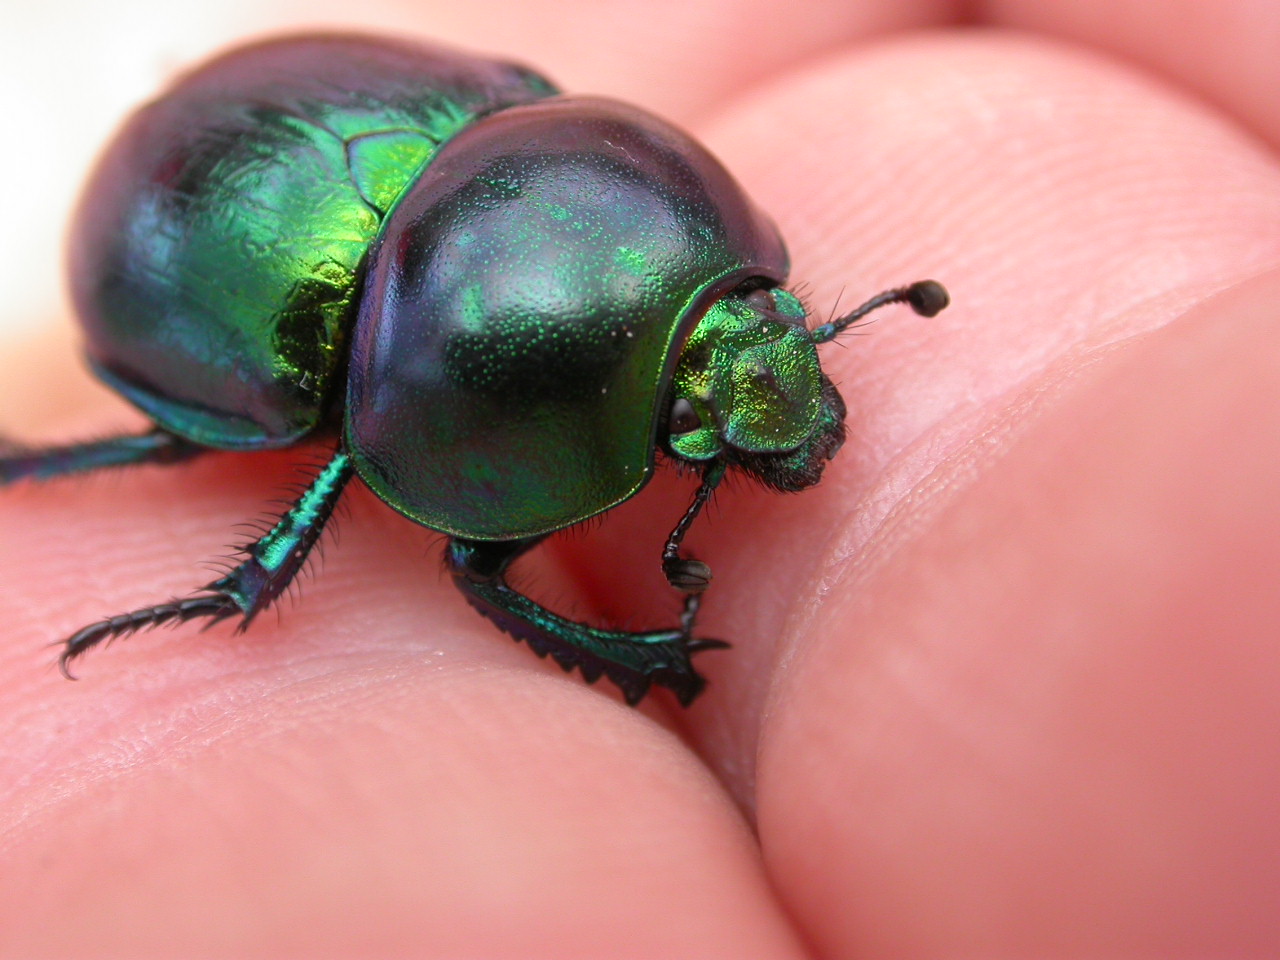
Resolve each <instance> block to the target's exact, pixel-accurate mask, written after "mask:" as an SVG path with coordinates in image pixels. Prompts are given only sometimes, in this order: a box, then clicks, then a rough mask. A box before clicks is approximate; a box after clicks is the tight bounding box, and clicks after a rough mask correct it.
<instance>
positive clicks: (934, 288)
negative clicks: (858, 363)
mask: <svg viewBox="0 0 1280 960" xmlns="http://www.w3.org/2000/svg"><path fill="white" fill-rule="evenodd" d="M950 302H951V295H950V294H948V293H947V288H946V287H944V286H943V285H942V284H940V283H939V282H938V281H937V280H918V281H916V282H915V283H913V284H911V286H909V287H897V288H895V289H893V290H886V291H885V292H884V293H880V294H877V295H876V296H874V297H872V298H871V299H870V300H868V301H867V302H866V303H864V304H863V305H862V306H860V307H858V309H856V310H854V311H853V312H852V313H847V314H845V315H844V316H843V317H841V318H840V319H838V320H832V321H831V322H830V323H824V324H822V325H821V326H818V327H814V329H813V331H812V334H813V342H814V343H826V342H827V341H829V340H834V339H835V338H836V337H838V336H839V335H840V333H841V331H843V330H845V329H847V328H848V327H849V326H850V325H852V324H855V323H857V322H858V321H859V320H861V319H862V318H863V317H865V316H866V315H867V314H869V313H871V311H873V310H878V309H880V308H881V307H884V306H888V305H889V304H891V303H906V304H909V305H910V306H911V309H912V310H914V311H915V312H916V313H918V314H920V316H922V317H933V316H936V315H937V314H939V313H941V312H942V310H943V309H945V308H946V306H947V304H949V303H950Z"/></svg>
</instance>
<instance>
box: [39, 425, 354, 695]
mask: <svg viewBox="0 0 1280 960" xmlns="http://www.w3.org/2000/svg"><path fill="white" fill-rule="evenodd" d="M351 473H352V469H351V462H350V460H349V459H348V457H347V455H346V454H345V453H344V452H342V451H341V450H339V451H338V452H337V453H336V454H334V456H333V457H332V459H330V461H329V463H328V464H326V465H325V467H324V468H323V469H322V470H321V471H320V472H319V474H318V475H317V476H316V477H315V478H314V479H313V480H312V482H311V484H310V485H309V486H308V487H307V488H306V489H305V490H303V491H302V492H301V493H300V494H299V496H298V499H297V500H296V501H295V502H294V503H293V504H292V505H291V506H290V507H289V509H288V510H287V511H286V512H285V514H284V516H282V517H281V518H280V519H279V520H278V521H277V522H276V524H275V525H274V526H273V527H271V528H270V529H269V530H267V531H266V532H265V533H264V534H263V535H262V536H261V537H259V538H258V539H257V540H255V541H253V542H252V543H249V544H246V545H245V546H244V547H243V548H241V550H240V552H239V555H240V556H241V557H243V558H244V559H243V560H242V561H241V563H239V564H238V565H237V566H236V567H235V568H233V569H232V570H230V571H229V572H228V573H227V574H226V575H225V576H222V577H219V578H218V579H217V580H215V581H213V582H212V583H210V584H206V585H205V586H203V587H201V588H200V589H199V590H198V591H196V592H195V593H194V594H192V595H191V596H190V597H186V598H184V599H181V600H171V601H169V602H168V603H158V604H155V605H154V606H150V607H142V608H141V609H138V610H134V611H132V612H130V613H122V614H120V615H119V616H115V617H108V618H107V619H105V620H99V621H98V622H97V623H91V624H89V625H88V626H87V627H84V628H82V629H81V630H79V631H77V632H76V633H74V634H72V636H71V637H69V638H68V639H67V641H66V643H65V644H64V645H63V650H62V655H61V656H60V657H59V658H58V669H59V670H60V671H61V672H62V675H63V676H64V677H66V678H67V679H69V680H74V679H75V677H74V676H73V675H72V673H71V670H70V664H71V662H72V661H73V660H75V659H76V658H77V657H79V656H80V655H81V654H83V653H85V652H86V651H87V650H90V649H92V648H93V647H95V646H97V645H98V644H100V643H103V642H107V643H110V642H111V641H112V640H113V639H115V638H116V637H123V636H128V635H129V634H131V633H136V632H137V631H139V630H144V629H148V628H150V627H158V626H160V625H161V624H165V623H175V624H176V623H186V622H187V621H188V620H198V619H205V620H206V623H205V627H206V629H207V628H208V627H210V626H213V624H215V623H218V622H220V621H222V620H225V619H227V618H228V617H234V616H239V617H240V624H239V626H238V627H237V630H239V631H243V630H244V629H245V628H246V627H248V626H249V624H250V622H252V620H253V618H254V617H255V616H257V615H258V614H259V613H261V612H262V611H263V610H265V609H266V608H267V607H269V606H271V603H272V602H273V601H274V600H275V599H276V597H278V596H280V594H281V593H283V592H284V590H285V589H287V588H288V586H289V584H290V583H291V582H292V581H293V578H294V577H295V576H296V575H297V573H298V571H299V570H300V569H301V568H302V566H303V564H304V563H305V562H306V559H307V555H308V553H309V552H310V551H311V548H312V547H314V546H315V544H316V541H317V540H318V539H319V537H320V534H321V532H322V531H323V530H324V525H325V523H326V521H327V520H328V519H329V517H330V516H331V515H332V513H333V508H334V505H335V504H336V503H337V502H338V497H339V496H341V494H342V490H343V488H344V487H345V486H346V483H347V481H348V480H349V479H350V478H351Z"/></svg>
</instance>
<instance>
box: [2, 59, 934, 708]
mask: <svg viewBox="0 0 1280 960" xmlns="http://www.w3.org/2000/svg"><path fill="white" fill-rule="evenodd" d="M787 266H788V265H787V257H786V253H785V250H784V248H783V244H782V241H781V239H780V238H779V236H778V234H777V232H776V230H775V229H774V227H773V225H772V224H771V223H770V221H769V220H768V219H767V218H766V217H764V216H763V215H762V214H761V213H760V212H759V211H758V210H757V209H756V208H755V207H754V205H753V204H752V203H751V202H750V201H749V200H748V199H747V197H746V196H745V195H744V194H743V193H742V190H741V188H740V187H739V186H738V185H737V184H736V183H735V182H734V181H733V179H732V178H731V177H730V176H729V175H728V174H727V173H726V172H725V171H724V169H723V168H722V167H721V166H720V164H719V163H718V162H716V160H715V159H714V158H713V157H712V156H711V155H710V154H709V153H707V151H706V150H705V149H703V148H702V147H701V146H699V145H698V144H697V143H696V142H694V141H693V140H691V139H690V138H689V137H688V136H686V135H685V134H683V133H681V132H680V131H679V130H676V129H675V128H673V127H671V126H670V125H668V124H666V123H664V122H663V121H661V120H659V119H657V118H655V117H652V116H650V115H649V114H646V113H644V112H642V111H640V110H638V109H636V108H634V107H629V106H626V105H624V104H621V103H616V102H613V101H609V100H603V99H597V98H589V97H571V96H561V95H559V94H558V92H557V91H556V90H555V88H554V87H553V86H552V85H551V84H550V83H549V82H548V81H547V80H545V79H544V78H542V77H540V76H538V75H537V74H535V73H533V72H531V71H529V70H527V69H524V68H521V67H517V66H513V65H510V64H505V63H498V62H493V61H488V60H482V59H477V58H474V57H470V56H465V55H462V54H458V53H454V52H450V51H447V50H443V49H440V48H437V47H430V46H423V45H419V44H410V43H402V42H396V41H390V40H386V39H374V38H367V37H352V36H312V37H297V38H291V39H286V40H277V41H272V42H267V43H261V44H257V45H254V46H249V47H245V48H242V49H239V50H236V51H233V52H231V53H229V54H226V55H224V56H222V57H220V58H218V59H216V60H214V61H212V62H210V63H209V64H207V65H205V66H204V67H202V68H200V69H198V70H196V71H195V72H193V73H191V74H189V75H187V76H186V77H184V78H182V79H180V80H179V81H178V82H177V83H176V84H175V85H174V86H173V88H172V89H171V90H169V91H168V93H166V94H165V95H164V96H163V97H161V98H160V99H158V100H156V101H155V102H153V103H151V104H149V105H147V106H145V107H143V108H142V109H141V110H139V111H138V112H137V113H136V114H134V116H133V117H132V118H131V119H130V120H129V122H128V123H127V124H126V126H125V127H124V129H123V130H122V131H121V133H120V134H119V135H118V136H117V138H116V139H115V141H114V142H113V143H112V144H111V146H110V147H109V148H108V150H107V153H106V155H105V156H104V158H103V159H102V161H101V163H100V166H99V168H98V170H97V171H96V173H95V174H94V176H93V178H92V180H91V182H90V184H89V187H88V190H87V193H86V196H85V200H84V202H83V204H82V206H81V209H80V211H79V214H78V217H77V221H76V224H75V229H74V232H73V242H72V256H71V272H72V284H73V293H74V298H75V303H76V307H77V312H78V314H79V317H80V320H81V323H82V324H83V327H84V331H85V336H86V342H87V352H88V355H89V359H90V362H91V364H92V366H93V368H94V370H95V371H96V372H97V374H98V375H99V376H100V377H102V379H103V380H105V381H106V382H107V383H108V384H110V385H111V386H113V387H114V388H115V389H117V390H118V391H120V392H121V393H122V394H123V395H124V396H125V397H127V398H128V399H129V400H131V401H132V402H133V403H135V404H136V405H137V406H138V407H140V408H141V409H142V410H143V411H145V412H146V413H147V414H148V415H149V416H150V417H151V418H152V419H153V420H154V421H155V424H156V429H155V430H153V431H152V432H149V433H147V434H144V435H141V436H134V437H120V438H115V439H111V440H106V441H101V442H96V443H88V444H81V445H77V446H73V447H67V448H58V449H46V450H38V451H24V452H22V453H20V454H14V455H10V456H6V457H3V458H0V482H9V481H13V480H16V479H19V478H24V477H30V478H46V477H50V476H55V475H58V474H64V473H72V472H76V471H85V470H90V469H96V468H99V467H106V466H118V465H125V464H136V463H172V462H176V461H181V460H185V459H188V458H190V457H192V456H194V455H196V454H199V453H202V452H205V451H207V450H213V449H223V450H237V449H238V450H261V449H270V448H278V447H286V446H290V445H293V444H296V443H298V442H299V441H302V440H303V439H304V438H311V437H316V436H319V437H324V436H329V435H337V439H336V442H335V447H334V452H333V454H332V457H331V459H330V460H329V462H328V463H327V465H326V466H325V467H324V468H323V469H322V470H320V471H319V473H318V474H317V475H316V476H315V478H314V479H313V481H312V482H311V484H310V486H309V488H308V489H307V490H306V491H305V492H304V493H303V495H302V496H301V497H300V498H299V499H298V501H297V502H296V503H295V504H294V505H293V506H292V508H291V509H289V510H288V511H287V512H286V513H285V514H284V515H283V516H282V517H281V518H280V521H279V523H278V524H276V526H275V527H274V528H273V529H272V530H270V531H269V532H268V533H267V534H266V535H265V536H263V537H262V538H261V539H259V540H258V541H256V542H254V543H251V544H249V545H247V546H245V547H244V548H243V555H244V559H243V562H242V563H241V564H240V565H239V566H237V567H236V568H235V569H234V570H232V571H231V572H230V573H228V574H227V575H226V576H224V577H221V578H220V579H218V580H216V581H214V582H213V583H210V584H208V585H207V586H205V587H203V588H202V589H200V590H199V591H196V592H195V593H194V594H193V595H192V596H191V597H189V598H188V599H185V600H180V601H174V602H171V603H161V604H157V605H155V606H149V607H144V608H142V609H139V610H136V611H134V612H132V613H127V614H123V615H121V616H118V617H113V618H111V619H109V620H104V621H101V622H99V623H95V624H91V625H90V626H88V627H85V628H84V629H83V630H81V631H79V632H78V633H76V634H75V635H74V636H72V637H71V638H69V639H68V640H67V642H66V646H65V649H64V651H63V654H62V658H61V665H62V667H63V670H64V672H67V668H68V665H69V663H70V661H71V660H72V659H73V658H75V657H77V656H78V655H80V654H81V653H83V652H84V651H86V650H87V649H89V648H90V647H92V646H94V645H95V644H97V643H99V642H101V641H103V640H105V639H109V638H111V637H114V636H118V635H121V634H127V633H130V632H132V631H134V630H137V629H140V628H143V627H148V626H152V625H156V624H160V623H166V622H172V621H185V620H191V619H196V618H206V619H207V620H209V621H217V620H221V619H224V618H226V617H232V616H238V617H240V618H241V626H242V627H243V626H245V625H247V624H248V623H249V621H251V620H252V619H253V617H254V616H255V615H256V614H257V613H259V612H260V611H261V610H262V609H264V608H265V607H266V606H268V605H269V604H270V603H271V602H272V601H273V600H274V599H275V598H276V597H277V596H279V594H280V593H281V592H282V591H283V590H284V588H285V587H286V586H287V585H288V584H289V582H290V580H291V579H292V578H293V577H294V575H295V574H296V573H297V572H298V570H299V569H300V568H301V566H302V564H303V562H304V561H305V559H306V556H307V553H308V551H309V550H310V549H311V547H312V546H313V545H314V544H315V542H316V540H317V538H318V537H319V535H320V533H321V531H322V529H323V527H324V524H325V522H326V521H327V520H328V518H329V516H330V515H331V512H332V510H333V508H334V505H335V504H336V503H337V500H338V498H339V496H340V494H341V493H342V490H343V488H344V487H345V486H346V484H347V483H348V482H349V481H350V479H351V477H352V476H353V475H358V476H359V477H360V479H361V480H362V481H363V482H364V483H366V484H367V485H368V486H369V487H370V488H372V490H373V491H374V492H375V493H376V494H377V495H378V496H379V497H381V498H382V499H383V500H384V501H385V502H386V503H387V504H389V505H390V506H391V507H392V508H394V509H395V510H398V511H399V512H401V513H402V514H404V515H405V516H407V517H409V518H410V519H412V520H414V521H416V522H418V523H420V524H423V525H425V526H427V527H430V528H432V529H435V530H439V531H441V532H443V533H445V534H448V535H449V546H448V550H447V561H448V565H449V568H450V571H451V572H452V574H453V577H454V580H455V582H456V583H457V585H458V586H459V588H460V589H461V590H462V591H463V593H464V594H465V595H466V597H467V599H468V600H469V601H470V602H471V603H472V604H473V605H474V606H475V607H476V608H477V609H479V610H480V612H481V613H483V614H484V615H486V616H487V617H489V618H490V619H492V620H493V621H494V622H495V623H497V625H498V626H499V627H501V628H502V629H503V630H506V631H507V632H508V633H511V634H512V635H514V636H516V637H518V638H520V639H523V640H526V641H527V642H528V643H529V644H530V646H531V647H533V649H534V650H535V651H537V652H538V653H539V654H540V655H546V654H550V655H551V656H552V657H554V658H555V659H556V660H557V661H558V662H559V663H560V664H561V665H562V666H564V667H565V668H566V669H569V668H572V667H578V668H579V669H580V670H581V671H582V673H583V674H584V675H585V676H586V677H587V679H588V680H594V679H596V678H597V677H598V676H599V675H600V674H601V673H604V674H606V675H607V676H608V677H609V678H610V679H611V680H613V681H614V683H616V684H617V685H618V686H619V687H620V688H621V690H622V691H623V693H624V695H625V696H626V698H627V700H628V702H631V703H635V702H636V701H638V700H639V699H640V698H641V697H643V696H644V694H645V693H646V692H647V690H648V689H649V687H650V685H651V684H654V683H657V684H659V685H662V686H665V687H668V688H669V689H671V690H672V691H674V693H675V695H676V696H677V697H678V698H679V700H680V701H681V702H682V703H686V704H687V703H689V702H691V701H692V700H693V698H694V697H695V696H697V694H698V692H699V691H700V690H701V689H702V686H703V680H702V678H701V677H700V676H699V675H698V673H697V672H696V671H695V670H694V668H693V665H692V663H691V661H690V655H691V654H692V653H693V652H695V651H697V650H700V649H706V648H708V647H712V646H722V645H723V644H720V643H719V642H718V641H710V640H699V639H695V638H694V636H693V625H694V618H695V615H696V613H697V609H698V600H699V595H700V593H701V592H702V590H704V589H705V588H706V586H707V584H708V582H709V581H710V579H711V573H710V570H709V569H708V568H707V567H706V566H705V565H704V564H702V563H699V562H698V561H696V560H692V559H687V558H684V557H682V556H681V554H680V543H681V541H682V539H683V537H684V535H685V533H686V531H687V530H688V529H689V526H690V524H691V523H692V522H693V520H694V518H695V516H696V515H697V513H698V511H699V510H700V509H701V507H702V506H703V504H705V503H706V501H707V499H708V498H709V496H710V495H711V492H712V491H713V490H714V489H715V487H716V485H717V484H718V483H719V482H720V480H721V478H722V477H723V476H724V474H725V471H726V470H727V469H728V468H730V467H734V468H737V469H740V470H742V471H745V472H746V473H747V474H749V475H751V476H753V477H755V478H757V479H758V480H760V481H762V482H763V483H765V484H767V485H769V486H770V487H773V488H775V489H778V490H800V489H803V488H804V487H807V486H810V485H812V484H813V483H815V482H816V481H817V480H818V478H819V476H820V475H821V473H822V470H823V467H824V466H825V464H826V462H827V460H829V459H830V458H831V456H832V455H833V454H834V453H835V452H836V450H838V449H839V447H840V445H841V443H842V442H843V439H844V414H845V410H844V404H843V402H842V401H841V399H840V395H839V394H838V393H837V392H836V390H835V388H834V387H833V386H832V384H831V382H830V380H828V379H827V377H826V376H825V375H824V374H823V373H822V370H821V367H820V365H819V362H818V356H817V350H816V346H817V344H819V343H822V342H825V341H829V340H831V339H833V338H834V337H835V336H836V335H837V334H838V333H839V332H840V331H841V330H843V329H844V328H846V327H847V326H849V325H850V324H851V323H853V322H855V321H857V320H858V319H859V318H861V317H862V316H864V315H865V314H866V313H867V312H869V311H870V310H872V309H875V308H876V307H878V306H881V305H883V304H886V303H892V302H907V303H909V304H910V305H911V306H912V307H913V308H914V309H915V310H916V311H917V312H919V313H921V314H924V315H926V316H931V315H933V314H935V313H937V312H938V311H939V310H941V309H942V308H943V307H944V306H945V305H946V302H947V298H946V293H945V291H944V290H943V289H942V287H941V286H939V285H938V284H936V283H934V282H932V281H923V282H921V283H917V284H914V285H912V286H910V287H906V288H903V289H899V290H891V291H889V292H887V293H884V294H881V295H880V296H879V297H876V298H874V299H872V300H870V301H868V302H867V303H866V304H864V305H863V306H862V307H859V308H858V309H857V310H855V311H853V312H852V313H851V314H849V315H847V316H845V317H842V318H841V319H839V320H836V321H834V322H832V323H828V324H825V325H822V326H819V327H817V328H816V329H814V330H810V329H808V328H807V327H806V325H805V312H804V309H803V308H802V307H801V305H800V303H799V301H797V300H796V298H795V297H794V296H792V295H791V294H789V293H787V292H785V291H784V290H782V289H780V288H779V285H780V284H782V283H783V282H784V281H785V280H786V276H787ZM659 449H661V450H664V451H666V452H667V453H668V454H669V455H671V456H673V457H674V458H676V459H678V460H682V461H685V462H688V463H692V464H696V465H699V466H700V467H701V470H702V484H701V486H700V488H699V490H698V492H697V494H696V495H695V497H694V500H693V503H692V505H691V506H690V508H689V509H688V510H687V511H686V513H685V514H684V516H683V517H682V518H680V520H679V522H678V523H677V524H676V526H675V528H674V530H673V531H672V533H671V535H670V536H669V537H668V539H667V541H666V544H665V546H664V548H663V552H662V565H663V570H664V572H665V574H666V576H667V579H668V581H669V582H670V583H671V584H672V586H673V587H675V588H676V589H678V590H680V591H681V592H682V593H683V594H684V596H685V600H684V613H683V615H682V617H681V618H680V621H681V622H680V626H678V627H676V628H674V629H669V630H655V631H646V632H623V631H614V630H603V629H599V628H595V627H591V626H587V625H585V624H580V623H576V622H573V621H570V620H566V619H564V618H562V617H559V616H557V615H555V614H553V613H551V612H550V611H548V610H546V609H544V608H543V607H541V606H539V605H537V604H535V603H534V602H533V601H531V600H530V599H528V598H527V597H525V596H524V595H522V594H521V593H519V592H517V591H516V590H514V589H512V588H511V587H510V586H509V585H508V584H507V583H506V580H505V572H506V570H507V567H508V566H509V565H510V563H511V562H512V561H513V560H514V559H515V558H516V557H518V556H519V555H520V554H522V553H524V552H525V551H527V550H528V549H529V548H531V547H532V546H534V545H535V544H536V543H538V542H539V541H540V540H542V539H543V538H545V537H546V536H547V535H548V534H550V533H552V532H554V531H556V530H560V529H563V528H565V527H568V526H571V525H573V524H575V523H579V522H580V521H582V520H586V519H587V518H589V517H593V516H595V515H597V514H600V513H603V512H604V511H606V510H609V509H610V508H611V507H613V506H616V505H617V504H619V503H621V502H622V501H624V500H626V499H628V498H629V497H631V496H633V495H634V494H635V493H636V492H637V491H638V490H639V489H640V488H641V487H642V486H644V484H645V483H646V482H647V481H648V479H649V478H650V476H651V475H652V473H653V470H654V458H655V453H656V451H657V450H659Z"/></svg>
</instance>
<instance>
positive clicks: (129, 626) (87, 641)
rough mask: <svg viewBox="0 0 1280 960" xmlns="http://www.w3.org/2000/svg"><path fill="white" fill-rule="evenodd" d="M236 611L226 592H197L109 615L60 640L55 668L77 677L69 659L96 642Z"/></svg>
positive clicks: (212, 620) (221, 617) (211, 620)
mask: <svg viewBox="0 0 1280 960" xmlns="http://www.w3.org/2000/svg"><path fill="white" fill-rule="evenodd" d="M211 587H212V585H211ZM211 587H206V588H205V589H206V590H207V589H210V588H211ZM238 613H243V611H242V610H241V609H240V607H239V605H238V604H237V603H236V601H235V599H234V598H233V597H231V596H229V595H227V594H225V593H200V594H196V595H195V596H192V597H187V598H186V599H184V600H172V601H170V602H168V603H158V604H156V605H155V606H151V607H142V608H140V609H138V610H133V611H130V612H129V613H122V614H120V615H118V616H115V617H108V618H106V619H105V620H99V621H98V622H97V623H91V624H89V625H88V626H86V627H82V628H81V629H79V630H77V631H76V632H75V633H73V634H72V635H71V636H70V637H68V638H67V639H66V640H65V641H64V642H63V645H62V653H61V654H60V655H59V656H58V671H59V672H60V673H61V674H62V675H63V676H64V677H66V678H67V679H68V680H75V679H77V677H76V676H75V675H74V674H73V673H72V672H71V662H72V661H73V660H75V659H77V658H78V657H80V656H82V655H84V654H85V653H87V652H88V651H89V650H92V649H93V648H94V647H96V646H98V644H100V643H104V642H105V643H110V642H111V641H112V640H115V639H116V638H117V637H127V636H129V635H130V634H132V633H137V632H138V631H139V630H147V629H150V628H151V627H158V626H161V625H163V624H166V623H173V624H178V623H185V622H186V621H188V620H195V619H198V618H201V617H208V618H209V623H210V624H213V623H217V622H218V621H220V620H225V619H226V618H227V617H231V616H235V615H236V614H238Z"/></svg>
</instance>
